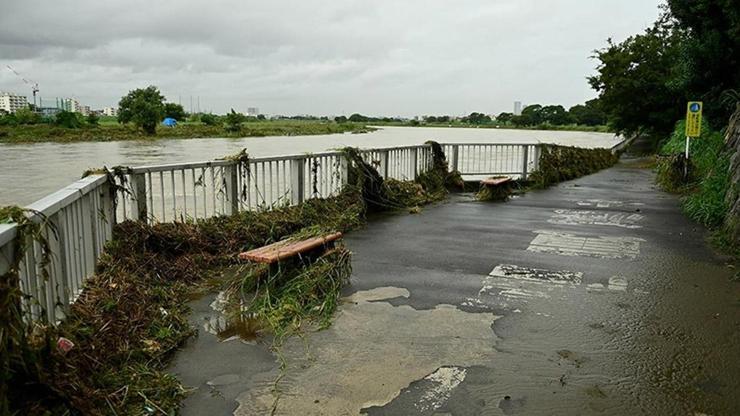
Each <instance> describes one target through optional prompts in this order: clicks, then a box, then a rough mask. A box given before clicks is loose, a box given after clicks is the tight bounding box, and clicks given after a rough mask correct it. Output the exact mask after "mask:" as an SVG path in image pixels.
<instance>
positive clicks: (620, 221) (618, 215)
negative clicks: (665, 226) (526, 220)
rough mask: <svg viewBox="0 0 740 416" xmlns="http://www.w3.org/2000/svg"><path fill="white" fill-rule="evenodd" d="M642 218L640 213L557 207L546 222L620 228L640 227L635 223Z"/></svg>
mask: <svg viewBox="0 0 740 416" xmlns="http://www.w3.org/2000/svg"><path fill="white" fill-rule="evenodd" d="M643 218H645V217H644V216H642V215H640V214H628V213H625V212H607V211H586V210H577V209H557V210H555V214H554V215H553V216H552V217H551V218H550V219H549V220H547V222H549V223H551V224H565V225H608V226H612V227H622V228H642V226H640V225H637V223H638V222H640V221H642V219H643Z"/></svg>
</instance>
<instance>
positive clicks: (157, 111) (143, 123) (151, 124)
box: [118, 85, 164, 135]
mask: <svg viewBox="0 0 740 416" xmlns="http://www.w3.org/2000/svg"><path fill="white" fill-rule="evenodd" d="M163 118H164V96H163V95H162V94H161V93H160V92H159V89H157V87H155V86H153V85H150V86H149V87H146V88H139V89H135V90H132V91H129V93H128V94H127V95H126V96H125V97H123V98H121V101H119V103H118V122H119V123H129V122H131V123H134V125H136V127H139V128H141V129H142V130H144V132H145V133H146V134H150V135H152V134H155V133H156V132H157V124H159V123H160V122H161V121H162V119H163Z"/></svg>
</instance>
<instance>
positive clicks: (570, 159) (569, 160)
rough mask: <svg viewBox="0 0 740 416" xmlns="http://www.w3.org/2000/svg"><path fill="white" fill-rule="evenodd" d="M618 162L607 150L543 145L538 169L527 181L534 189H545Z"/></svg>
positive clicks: (617, 157)
mask: <svg viewBox="0 0 740 416" xmlns="http://www.w3.org/2000/svg"><path fill="white" fill-rule="evenodd" d="M618 161H619V156H617V155H615V154H613V153H612V152H611V150H609V149H583V148H578V147H569V146H556V145H544V146H542V151H541V154H540V160H539V169H538V170H537V171H535V172H532V174H531V175H530V178H529V179H530V181H531V182H532V184H533V186H534V187H535V188H547V187H549V186H552V185H554V184H556V183H559V182H563V181H568V180H571V179H576V178H580V177H581V176H585V175H590V174H592V173H595V172H598V171H600V170H602V169H606V168H609V167H612V166H614V165H615V164H616V163H617V162H618Z"/></svg>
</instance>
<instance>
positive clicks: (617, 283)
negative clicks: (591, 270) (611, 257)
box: [609, 276, 627, 292]
mask: <svg viewBox="0 0 740 416" xmlns="http://www.w3.org/2000/svg"><path fill="white" fill-rule="evenodd" d="M609 290H616V291H619V292H624V291H625V290H627V279H625V278H624V277H619V276H612V277H610V278H609Z"/></svg>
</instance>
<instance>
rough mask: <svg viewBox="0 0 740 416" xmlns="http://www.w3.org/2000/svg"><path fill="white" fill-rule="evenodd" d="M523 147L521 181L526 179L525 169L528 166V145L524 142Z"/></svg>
mask: <svg viewBox="0 0 740 416" xmlns="http://www.w3.org/2000/svg"><path fill="white" fill-rule="evenodd" d="M522 147H523V148H524V152H522V153H524V155H523V157H522V181H526V180H527V173H528V172H527V169H528V168H529V145H528V144H525V145H523V146H522Z"/></svg>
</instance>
